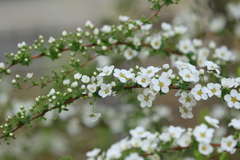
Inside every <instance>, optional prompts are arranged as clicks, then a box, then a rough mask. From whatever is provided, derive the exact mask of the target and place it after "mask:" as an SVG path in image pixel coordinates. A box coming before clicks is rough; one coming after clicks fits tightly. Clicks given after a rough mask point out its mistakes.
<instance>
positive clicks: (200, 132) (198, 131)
mask: <svg viewBox="0 0 240 160" xmlns="http://www.w3.org/2000/svg"><path fill="white" fill-rule="evenodd" d="M213 132H214V129H212V128H208V127H207V125H206V124H201V125H199V126H196V127H195V128H194V131H193V135H194V137H195V138H196V140H197V141H198V142H203V143H210V142H211V140H212V137H213Z"/></svg>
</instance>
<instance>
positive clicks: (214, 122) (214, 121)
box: [204, 116, 219, 128]
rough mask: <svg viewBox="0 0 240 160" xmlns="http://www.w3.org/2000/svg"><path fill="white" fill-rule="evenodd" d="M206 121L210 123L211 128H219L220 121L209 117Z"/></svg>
mask: <svg viewBox="0 0 240 160" xmlns="http://www.w3.org/2000/svg"><path fill="white" fill-rule="evenodd" d="M204 119H205V120H206V121H207V122H208V124H210V125H211V126H213V127H215V128H219V125H218V123H219V120H218V119H214V118H211V117H209V116H205V117H204Z"/></svg>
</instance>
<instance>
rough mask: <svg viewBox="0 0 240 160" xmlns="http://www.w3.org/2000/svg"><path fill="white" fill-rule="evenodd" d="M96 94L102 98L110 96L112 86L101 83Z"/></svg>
mask: <svg viewBox="0 0 240 160" xmlns="http://www.w3.org/2000/svg"><path fill="white" fill-rule="evenodd" d="M98 94H99V95H100V96H101V97H103V98H105V97H107V96H110V95H111V94H112V85H111V84H105V83H102V84H101V90H100V91H99V92H98Z"/></svg>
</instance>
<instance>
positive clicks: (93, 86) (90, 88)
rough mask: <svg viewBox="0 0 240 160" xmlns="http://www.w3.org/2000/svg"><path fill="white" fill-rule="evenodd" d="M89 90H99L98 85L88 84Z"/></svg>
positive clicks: (92, 91)
mask: <svg viewBox="0 0 240 160" xmlns="http://www.w3.org/2000/svg"><path fill="white" fill-rule="evenodd" d="M87 89H88V90H89V92H91V93H94V92H95V91H96V90H97V85H96V84H95V83H93V84H89V85H87Z"/></svg>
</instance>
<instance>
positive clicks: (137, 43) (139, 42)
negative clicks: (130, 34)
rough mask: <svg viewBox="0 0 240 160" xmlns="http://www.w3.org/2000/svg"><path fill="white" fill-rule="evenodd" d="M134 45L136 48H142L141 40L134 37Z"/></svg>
mask: <svg viewBox="0 0 240 160" xmlns="http://www.w3.org/2000/svg"><path fill="white" fill-rule="evenodd" d="M133 45H134V46H136V47H138V46H140V45H141V41H140V39H139V38H137V37H134V38H133Z"/></svg>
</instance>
